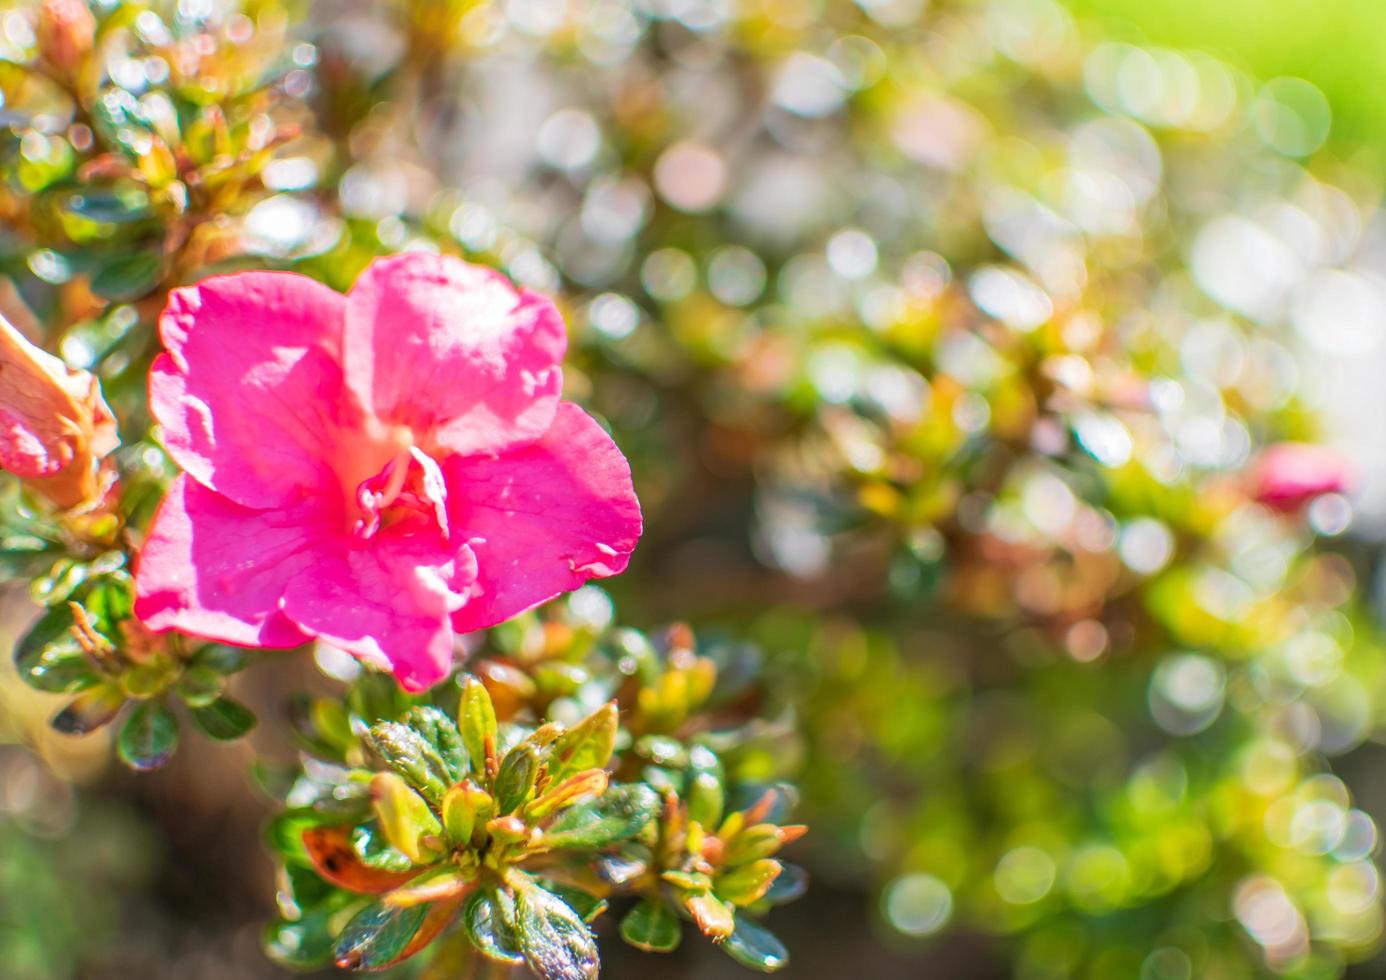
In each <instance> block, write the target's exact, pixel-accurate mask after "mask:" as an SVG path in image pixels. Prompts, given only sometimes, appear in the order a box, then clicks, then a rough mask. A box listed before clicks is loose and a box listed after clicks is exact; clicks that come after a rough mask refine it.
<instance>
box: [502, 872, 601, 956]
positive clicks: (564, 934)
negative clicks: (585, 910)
mask: <svg viewBox="0 0 1386 980" xmlns="http://www.w3.org/2000/svg"><path fill="white" fill-rule="evenodd" d="M515 932H516V934H517V935H518V936H519V940H520V949H521V950H522V951H523V952H524V954H525V962H527V963H528V964H529V968H530V969H531V970H533V971H534V972H535V973H536V974H538V976H539V977H541V978H542V980H591V978H594V977H596V976H597V969H598V960H597V944H596V942H595V941H594V940H593V938H592V933H591V932H590V931H589V930H588V928H587V925H586V923H584V922H583V921H582V917H581V916H579V915H578V914H577V913H576V912H574V911H573V910H572V908H570V907H569V906H568V904H567V903H566V902H564V901H563V900H562V899H561V898H559V897H558V896H557V895H555V894H553V893H552V892H549V891H546V890H545V889H543V888H540V887H539V886H538V885H535V884H532V883H529V882H526V883H525V884H524V885H523V886H517V887H516V889H515Z"/></svg>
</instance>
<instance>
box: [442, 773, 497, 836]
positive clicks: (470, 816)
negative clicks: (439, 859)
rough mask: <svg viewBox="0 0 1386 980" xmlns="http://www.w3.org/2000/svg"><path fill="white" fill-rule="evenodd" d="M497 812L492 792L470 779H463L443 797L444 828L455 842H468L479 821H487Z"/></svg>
mask: <svg viewBox="0 0 1386 980" xmlns="http://www.w3.org/2000/svg"><path fill="white" fill-rule="evenodd" d="M495 812H496V803H495V800H493V799H492V798H491V794H490V793H488V792H486V791H485V790H484V789H482V788H481V787H479V786H477V785H476V784H475V783H473V782H472V781H471V780H470V779H467V780H463V781H462V782H460V783H458V784H457V785H456V786H454V787H453V788H452V789H450V790H448V791H447V794H446V795H445V796H444V797H443V828H444V829H445V830H446V831H447V834H448V839H449V840H451V841H452V842H453V843H455V844H466V843H467V842H468V841H469V840H471V839H472V831H474V830H475V829H476V826H477V824H478V823H482V824H484V823H486V821H488V820H490V819H491V817H492V816H494V815H495Z"/></svg>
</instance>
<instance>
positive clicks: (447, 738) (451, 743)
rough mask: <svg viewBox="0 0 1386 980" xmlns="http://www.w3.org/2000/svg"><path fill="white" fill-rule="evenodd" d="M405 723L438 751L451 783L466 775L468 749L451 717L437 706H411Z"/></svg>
mask: <svg viewBox="0 0 1386 980" xmlns="http://www.w3.org/2000/svg"><path fill="white" fill-rule="evenodd" d="M404 723H405V724H406V725H408V726H409V727H410V728H412V729H414V730H415V731H416V732H418V733H419V734H420V735H422V736H423V737H424V740H425V741H426V742H428V744H429V745H431V746H432V747H433V748H434V750H435V751H437V753H438V756H439V758H441V759H442V760H443V764H444V765H445V766H446V767H447V777H448V780H447V781H448V784H449V785H451V784H452V783H455V782H457V781H458V780H459V779H461V778H462V777H463V776H464V775H466V772H467V749H466V747H465V746H464V745H463V744H462V736H461V735H460V734H458V731H457V725H456V724H454V723H453V720H452V719H451V718H449V717H448V716H447V715H446V714H444V713H443V712H441V711H439V710H438V709H437V708H434V707H431V706H429V705H423V706H420V707H417V708H410V709H409V711H408V712H407V713H406V714H405V716H404Z"/></svg>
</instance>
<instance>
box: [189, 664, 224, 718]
mask: <svg viewBox="0 0 1386 980" xmlns="http://www.w3.org/2000/svg"><path fill="white" fill-rule="evenodd" d="M221 684H222V677H221V674H219V673H217V672H216V671H215V670H209V669H207V668H206V667H193V666H192V665H189V666H188V667H187V669H186V670H184V671H183V673H182V675H180V676H179V678H178V696H179V697H180V698H182V699H183V702H184V703H185V704H187V705H188V706H189V707H193V708H205V707H206V706H207V705H209V704H211V703H212V702H213V701H215V700H216V699H217V698H219V697H221Z"/></svg>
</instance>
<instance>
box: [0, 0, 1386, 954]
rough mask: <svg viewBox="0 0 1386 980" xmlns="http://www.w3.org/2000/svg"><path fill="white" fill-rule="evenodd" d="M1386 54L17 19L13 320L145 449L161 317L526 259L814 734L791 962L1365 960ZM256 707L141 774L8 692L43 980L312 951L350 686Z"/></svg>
mask: <svg viewBox="0 0 1386 980" xmlns="http://www.w3.org/2000/svg"><path fill="white" fill-rule="evenodd" d="M1383 48H1386V9H1384V8H1381V7H1380V5H1379V4H1374V3H1371V2H1368V0H1334V2H1329V3H1325V2H1310V0H1277V2H1274V3H1266V2H1263V3H1252V2H1250V0H1236V2H1233V0H1225V2H1223V3H1221V4H1216V5H1210V4H1206V3H1204V4H1195V3H1192V2H1189V0H1158V2H1157V0H1145V2H1142V3H1135V2H1127V0H1074V2H1073V3H1072V4H1071V5H1070V6H1064V5H1061V4H1058V3H1055V2H1053V0H989V2H980V0H979V2H961V0H952V2H949V0H933V2H925V0H857V2H848V0H817V2H807V0H503V2H488V0H398V2H394V3H381V2H366V0H359V2H348V0H322V2H318V3H311V4H310V3H305V2H294V0H285V2H280V0H246V2H244V3H241V4H235V3H223V2H220V0H181V2H179V3H177V4H173V3H164V2H151V3H101V2H96V3H93V4H92V5H91V6H90V8H88V7H87V6H86V5H85V4H82V3H79V2H45V3H24V2H21V3H19V4H17V5H16V4H14V3H13V2H12V3H11V4H9V6H8V8H7V9H6V10H5V11H3V12H0V94H3V98H4V103H3V106H0V113H3V116H2V117H0V123H3V125H4V127H5V128H4V131H3V133H0V174H2V175H3V185H0V219H2V222H0V272H3V274H4V277H5V278H4V280H3V281H0V309H3V310H4V312H5V313H6V315H7V316H8V317H9V318H10V319H12V320H15V321H16V322H19V320H21V319H24V318H26V317H27V318H28V320H29V321H30V323H31V325H32V327H33V329H34V330H35V332H36V333H39V334H41V335H42V336H44V337H46V338H47V342H48V344H49V346H50V347H51V348H52V349H54V350H56V351H58V352H60V353H61V354H62V356H63V357H64V358H65V359H67V360H68V362H69V363H71V364H73V365H74V366H78V367H84V368H88V369H91V370H93V371H95V372H97V373H98V374H99V375H100V376H101V378H102V380H103V384H104V385H105V388H106V391H107V396H108V398H109V399H110V401H111V402H112V405H113V407H115V408H116V410H117V413H118V414H120V415H121V416H122V418H124V419H130V418H136V419H138V418H139V417H140V413H141V411H142V410H141V408H140V404H141V401H142V398H143V385H144V381H143V378H144V371H145V368H146V367H147V363H148V358H149V357H150V356H151V354H152V351H153V346H152V345H153V344H154V341H153V339H152V337H151V336H150V334H149V332H148V326H149V324H150V323H151V322H152V320H153V317H154V316H155V315H156V314H157V311H158V309H159V308H160V307H161V305H162V301H163V295H164V292H165V291H166V289H167V288H168V287H169V286H171V285H174V284H176V283H178V282H183V281H188V280H191V279H196V278H200V277H201V276H203V275H207V274H210V273H212V272H216V271H228V270H232V269H239V268H250V267H265V266H268V267H274V268H289V269H296V270H299V271H303V272H307V273H309V274H311V275H314V276H317V277H319V278H322V279H324V280H325V281H327V282H329V283H331V284H332V285H334V286H336V287H338V288H345V287H346V286H348V285H349V284H350V282H351V281H352V279H353V278H354V277H355V275H356V273H357V272H358V271H359V270H360V269H361V268H362V267H363V266H364V265H365V263H366V262H367V261H368V260H369V259H370V258H371V257H372V256H374V255H376V254H379V253H382V252H388V251H396V250H399V249H404V248H441V249H445V250H448V251H451V252H456V253H460V254H463V255H465V256H467V257H469V258H472V259H474V260H479V261H484V262H487V263H490V264H494V265H497V266H498V267H500V268H502V269H504V270H505V271H506V272H507V273H508V274H509V275H511V276H512V277H514V278H515V279H516V280H518V281H520V282H522V283H525V284H527V285H530V286H532V287H534V288H538V289H542V290H545V291H548V292H551V293H554V294H556V295H557V296H559V297H561V302H562V303H563V304H564V308H565V312H566V314H567V316H568V320H569V325H570V331H571V338H572V340H571V353H570V360H569V365H568V369H567V375H566V377H567V390H568V392H569V393H570V397H575V398H578V399H581V400H582V401H584V402H585V403H586V404H588V405H590V406H591V407H592V408H593V409H594V410H595V411H596V412H597V413H599V414H600V415H601V417H603V418H604V419H605V420H606V421H607V422H608V423H609V425H610V426H611V428H612V430H613V432H614V434H615V436H616V439H617V441H618V443H619V444H620V445H621V446H622V448H623V449H624V450H625V451H626V453H627V454H628V455H629V456H630V458H631V462H632V467H633V469H634V472H635V477H636V484H637V489H638V490H639V492H640V496H641V499H642V501H643V505H644V508H645V513H646V518H647V525H648V530H647V534H646V537H645V539H644V541H643V542H642V545H641V547H640V549H639V551H638V552H637V555H636V559H635V561H634V563H633V564H632V566H631V570H630V571H629V572H628V573H627V574H626V575H625V576H623V577H622V578H620V579H618V580H615V581H614V582H612V583H610V588H609V592H610V594H611V596H612V598H613V600H614V601H615V604H616V608H617V609H619V610H620V612H621V616H622V618H623V620H626V621H629V622H632V623H634V624H636V625H647V624H654V623H658V622H662V621H667V620H669V619H684V620H687V621H689V622H691V623H692V624H693V625H694V626H695V628H696V629H697V630H698V632H699V634H700V636H704V637H710V638H720V642H723V643H728V644H747V645H748V648H751V647H753V648H754V649H756V650H758V651H759V655H758V656H759V657H760V658H761V660H760V662H761V663H762V665H763V669H764V670H765V671H766V672H767V673H768V675H769V676H770V678H771V680H772V683H771V685H770V689H771V690H772V691H773V692H774V697H775V699H776V703H775V704H774V705H773V706H772V707H773V708H774V711H775V713H776V714H777V716H778V717H779V719H780V720H782V721H783V722H784V723H785V724H786V726H787V728H788V729H789V730H793V731H795V732H797V733H798V734H797V736H796V737H795V738H793V739H787V738H786V739H782V740H780V741H779V742H777V743H776V748H775V752H774V755H775V757H774V758H767V759H766V760H765V769H766V772H767V773H769V772H771V771H772V770H773V769H775V768H777V767H784V766H789V767H791V768H793V769H795V770H797V771H798V772H799V774H800V779H801V785H802V787H803V790H804V805H803V811H802V814H801V815H802V816H803V818H804V819H805V820H806V822H808V823H809V824H811V826H812V827H813V833H812V834H811V836H810V837H809V838H808V839H806V840H805V841H803V842H802V843H800V844H798V845H795V851H796V858H797V859H798V860H801V861H802V862H803V863H805V864H807V865H808V866H809V868H810V870H811V872H812V873H813V875H814V886H813V887H812V889H811V890H810V892H809V895H808V897H807V898H806V899H805V900H804V901H802V902H800V903H798V904H797V905H794V906H791V907H789V908H788V909H786V910H784V911H782V912H779V913H777V919H776V928H777V931H779V932H780V933H781V934H782V935H783V937H784V938H785V940H786V942H787V943H788V945H789V946H790V949H791V950H792V953H793V956H794V960H795V963H794V965H793V966H791V967H790V969H789V974H788V975H790V976H803V977H814V976H838V975H841V974H843V973H846V972H847V971H849V970H857V971H861V972H863V973H864V975H867V976H873V977H889V976H901V977H904V976H917V975H920V974H921V973H923V972H924V971H930V975H935V976H941V977H969V978H971V977H992V976H995V977H1003V976H1015V977H1021V978H1026V980H1042V978H1067V977H1083V978H1094V980H1096V978H1104V980H1106V978H1126V977H1131V978H1140V980H1191V978H1194V977H1198V978H1209V980H1224V978H1226V980H1230V978H1240V977H1247V976H1258V975H1272V974H1275V975H1284V976H1291V977H1303V978H1320V977H1322V978H1327V977H1339V976H1344V975H1349V974H1351V973H1353V972H1354V970H1356V971H1360V972H1361V974H1362V975H1373V972H1372V971H1373V970H1379V969H1380V968H1381V967H1380V963H1381V961H1380V960H1375V961H1374V960H1373V957H1376V956H1377V955H1378V950H1379V949H1380V947H1381V946H1382V941H1383V935H1382V930H1383V895H1382V886H1381V881H1380V873H1379V871H1378V868H1377V864H1376V857H1377V855H1378V851H1379V847H1378V836H1379V831H1378V822H1379V819H1380V816H1381V814H1382V813H1383V812H1386V795H1383V792H1382V790H1381V789H1380V786H1381V780H1380V779H1379V773H1380V772H1381V771H1382V768H1383V766H1386V758H1383V753H1382V752H1381V749H1380V746H1381V736H1382V731H1383V727H1382V726H1383V721H1386V670H1383V668H1384V667H1386V659H1383V640H1382V633H1381V631H1380V627H1379V625H1378V620H1379V610H1378V605H1379V602H1378V595H1377V593H1378V589H1377V586H1376V583H1377V582H1378V576H1377V573H1376V569H1377V565H1378V554H1379V549H1378V545H1377V542H1378V540H1379V538H1380V535H1381V533H1382V530H1383V527H1386V523H1383V522H1386V439H1383V438H1382V432H1381V428H1382V425H1381V422H1380V419H1381V418H1382V417H1383V415H1382V412H1381V411H1380V406H1381V398H1380V382H1379V380H1378V376H1379V373H1380V370H1381V366H1382V364H1383V360H1384V358H1383V342H1386V224H1383V221H1382V215H1381V211H1380V191H1381V186H1382V163H1383V162H1384V161H1386V128H1383V127H1382V125H1381V122H1380V120H1381V119H1383V118H1386V113H1383V110H1386V104H1383V101H1384V100H1386V95H1383V94H1382V93H1383V91H1386V89H1384V88H1383V86H1382V85H1381V84H1380V82H1381V72H1382V69H1381V66H1382V64H1386V61H1383V58H1382V54H1383ZM21 325H23V324H21ZM139 429H140V423H138V422H135V423H127V431H124V432H123V433H122V435H123V437H124V438H125V440H126V442H127V443H133V442H134V441H135V440H136V439H138V438H139V437H141V436H142V434H143V433H142V431H139ZM1311 441H1327V442H1329V443H1331V444H1334V445H1336V446H1337V447H1338V450H1339V455H1336V456H1335V455H1329V454H1325V453H1321V452H1315V451H1312V450H1309V449H1307V448H1305V446H1304V445H1303V443H1306V442H1311ZM1267 447H1273V448H1272V449H1271V451H1270V452H1267ZM1344 459H1346V464H1344V463H1343V460H1344ZM136 462H137V461H136ZM125 465H127V466H129V465H135V463H132V462H130V461H126V463H125ZM149 465H157V458H154V459H153V460H152V461H151V462H150V464H149ZM5 547H6V561H13V562H14V563H15V564H16V566H17V565H18V563H19V562H20V560H21V558H23V557H24V555H25V554H26V552H25V551H24V549H25V548H27V547H28V544H27V543H25V542H20V541H17V540H11V539H6V543H5ZM31 615H32V608H31V607H30V606H29V605H28V602H27V599H26V598H25V596H24V595H23V593H22V590H21V591H19V592H17V593H12V594H11V595H10V596H9V598H8V599H7V604H6V606H5V618H4V623H5V625H4V631H5V635H7V636H14V635H16V634H17V633H19V632H20V631H22V628H23V626H24V623H25V622H26V619H27V618H28V617H29V616H31ZM754 661H755V658H753V657H751V656H750V655H748V657H747V662H748V663H752V662H754ZM237 684H238V685H239V686H238V687H237V696H238V697H241V698H242V699H244V700H246V701H248V702H250V703H251V704H253V705H254V706H255V707H256V709H257V711H258V713H259V714H260V716H261V718H262V719H265V722H266V723H265V724H263V725H262V726H261V728H260V730H258V731H257V733H256V735H255V736H254V739H253V742H254V746H253V748H254V751H253V752H252V750H251V748H250V747H247V746H245V745H237V746H234V747H230V748H226V747H221V748H218V747H215V746H211V745H208V744H198V745H189V746H187V747H186V748H185V750H184V751H183V752H182V753H180V755H179V756H178V757H177V758H176V759H175V761H174V763H173V765H172V766H171V767H170V768H169V769H168V770H165V771H163V772H161V773H159V774H157V775H154V776H149V777H143V778H138V779H137V778H134V777H132V776H131V775H129V774H127V773H123V772H117V771H114V770H112V768H111V767H110V766H109V765H107V764H106V759H107V757H108V755H109V752H108V750H107V747H106V746H105V745H104V744H97V745H92V744H90V743H92V742H100V741H101V739H102V738H103V737H104V736H101V735H97V736H92V737H91V738H89V739H86V740H73V739H70V738H64V737H62V736H59V735H56V734H54V733H52V732H51V731H49V730H48V729H47V726H46V720H47V718H48V716H49V715H50V714H51V713H52V712H53V710H55V707H56V705H55V704H54V703H53V702H51V701H49V700H46V699H43V700H41V699H40V695H37V694H35V693H34V692H32V691H29V690H27V689H24V688H22V687H20V686H19V685H18V683H17V682H16V681H14V680H13V679H12V675H11V679H9V680H7V681H6V682H5V686H4V690H3V699H2V700H0V734H2V735H3V738H4V740H5V743H6V744H5V745H4V746H3V747H0V964H3V965H2V966H0V974H3V975H4V976H7V977H8V976H13V977H21V978H28V977H35V978H38V977H43V978H47V977H68V976H82V977H130V976H148V977H179V978H183V977H202V976H206V977H218V978H223V977H227V978H234V977H242V976H244V977H261V976H277V975H279V972H278V970H277V968H275V967H274V966H272V965H271V964H270V963H269V962H268V961H267V960H266V959H265V958H264V956H263V954H262V953H261V952H260V947H259V932H260V929H261V926H262V925H263V923H264V922H265V920H266V919H267V918H268V917H269V916H270V915H271V914H272V908H273V895H274V885H273V878H272V873H271V867H270V864H269V859H268V857H267V856H266V854H265V853H264V850H263V847H262V846H261V843H260V840H259V838H258V829H257V828H258V825H259V822H260V821H261V820H262V819H263V815H264V813H266V812H267V810H268V801H265V802H263V803H262V802H261V801H260V800H259V799H258V798H257V797H256V796H255V795H254V790H253V789H252V784H251V782H250V781H249V779H248V778H247V775H246V774H247V772H248V770H249V767H250V761H251V759H252V756H253V755H255V754H257V753H258V754H260V755H263V756H267V757H269V758H276V757H277V758H289V757H291V756H292V746H291V743H290V741H289V739H288V737H287V735H286V733H285V730H284V728H283V726H282V725H276V724H273V723H272V721H273V719H274V718H276V717H279V716H281V715H282V714H283V706H284V700H285V697H286V692H288V691H290V690H295V689H298V688H301V687H304V686H313V685H317V686H318V687H321V688H327V687H329V686H330V682H329V681H328V680H327V679H325V678H322V677H319V676H317V675H316V674H315V672H314V670H313V668H312V665H311V664H309V663H306V662H305V663H296V662H289V661H288V660H283V659H281V660H275V661H273V662H272V663H270V664H267V665H265V666H262V667H261V668H259V669H257V670H256V671H252V672H249V673H247V674H245V675H241V676H240V677H238V679H237ZM604 948H610V949H611V952H612V954H613V957H614V958H613V959H611V960H610V961H609V962H608V963H607V966H606V969H607V973H608V975H609V976H614V977H622V976H631V975H635V971H636V970H638V969H650V968H651V965H650V964H648V963H641V964H638V965H637V963H636V961H635V960H634V959H632V958H622V957H621V955H620V954H619V953H618V952H617V951H616V950H615V949H614V947H613V946H611V945H610V944H604ZM1373 963H1375V964H1376V965H1375V966H1373ZM1353 964H1365V965H1363V966H1358V967H1354V966H1353ZM654 968H658V969H661V970H663V971H664V973H663V974H661V975H670V976H720V975H723V974H724V973H725V974H728V975H729V974H730V971H732V970H734V969H735V968H734V967H731V966H729V965H726V964H724V963H723V962H722V961H721V960H720V959H714V958H712V957H711V956H708V955H700V954H699V951H698V950H696V949H685V950H683V951H680V953H678V954H676V955H675V956H674V957H673V958H671V959H670V960H669V961H667V962H666V961H660V962H658V963H656V964H654Z"/></svg>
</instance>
